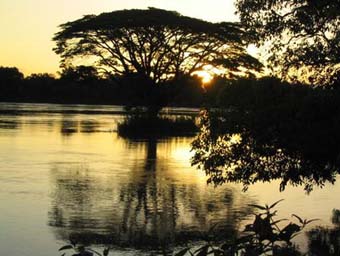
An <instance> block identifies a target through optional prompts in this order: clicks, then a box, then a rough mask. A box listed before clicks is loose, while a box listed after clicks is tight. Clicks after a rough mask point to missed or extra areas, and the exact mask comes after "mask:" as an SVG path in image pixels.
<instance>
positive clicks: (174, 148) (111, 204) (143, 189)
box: [0, 103, 340, 256]
mask: <svg viewBox="0 0 340 256" xmlns="http://www.w3.org/2000/svg"><path fill="white" fill-rule="evenodd" d="M168 113H170V114H171V113H174V114H183V113H184V114H192V113H195V110H191V109H169V110H168ZM123 118H124V111H123V109H122V108H121V107H118V106H90V105H57V104H16V103H0V163H1V164H0V202H1V203H0V255H11V256H26V255H27V256H32V255H35V256H43V255H60V253H58V248H60V247H61V246H62V245H64V244H66V243H67V242H68V239H69V237H74V238H76V239H80V240H82V241H88V242H89V243H92V244H93V243H95V244H97V245H95V247H96V246H97V247H98V246H99V247H100V246H101V245H102V244H112V245H113V246H114V248H115V249H114V252H115V254H114V255H144V254H145V255H148V252H149V251H152V250H157V248H159V246H161V245H163V244H164V245H167V246H169V245H170V246H172V247H173V248H176V247H177V246H181V245H182V244H185V243H187V242H195V241H198V242H199V241H200V240H201V239H202V236H204V235H206V234H207V232H208V230H209V229H210V228H211V227H212V226H214V225H215V224H216V223H217V224H218V225H217V226H218V227H219V228H218V229H217V230H218V232H219V233H220V234H221V235H223V236H229V235H232V234H234V233H235V232H237V231H238V230H242V229H243V227H244V224H245V223H247V222H249V221H250V220H252V219H253V217H254V215H253V212H254V209H253V208H252V207H251V206H249V204H265V203H268V204H270V203H273V202H275V201H277V200H279V199H285V200H284V201H283V202H281V203H280V204H279V205H278V206H277V207H276V208H277V210H278V212H279V216H278V218H279V217H284V218H288V219H290V218H291V214H293V213H294V214H297V215H299V216H301V217H303V218H307V219H312V218H318V219H319V220H318V221H316V222H313V223H312V224H310V225H309V229H311V228H313V227H315V226H327V227H329V228H332V227H333V224H332V222H331V216H332V210H333V209H339V208H340V202H339V194H340V186H339V184H338V183H335V185H331V184H327V185H326V186H325V187H324V188H315V189H314V190H313V191H312V192H311V193H310V194H306V192H305V191H304V190H303V188H301V187H291V186H287V188H286V189H285V191H283V192H279V183H278V182H275V181H274V182H271V183H261V184H255V185H252V186H250V188H249V189H248V191H246V192H243V191H242V186H241V185H239V184H224V185H222V186H219V187H214V186H212V185H209V186H208V185H207V184H206V177H205V174H204V173H203V172H202V171H200V170H197V169H196V168H195V167H192V166H191V164H190V158H191V156H192V154H193V153H192V152H191V151H190V149H191V146H190V143H191V141H192V140H193V137H171V138H149V139H144V140H142V139H141V140H138V139H134V140H131V139H124V138H121V137H119V136H118V134H117V123H118V122H121V121H122V120H123ZM294 241H295V242H296V243H297V244H298V245H299V246H300V248H301V249H302V250H306V249H307V247H308V239H307V236H306V235H305V234H304V233H303V234H300V235H299V236H297V237H296V238H295V240H294ZM156 247H157V248H156Z"/></svg>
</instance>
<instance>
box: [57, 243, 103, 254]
mask: <svg viewBox="0 0 340 256" xmlns="http://www.w3.org/2000/svg"><path fill="white" fill-rule="evenodd" d="M59 251H60V252H62V251H68V252H75V253H74V254H66V252H64V253H63V254H62V255H61V256H66V255H72V256H93V255H98V256H108V255H109V252H110V248H105V249H104V250H103V252H102V253H100V252H98V251H95V250H93V249H91V248H86V247H85V246H84V245H78V244H77V242H75V241H73V240H71V239H70V243H69V244H67V245H64V246H62V247H61V248H60V249H59Z"/></svg>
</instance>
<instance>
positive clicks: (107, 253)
mask: <svg viewBox="0 0 340 256" xmlns="http://www.w3.org/2000/svg"><path fill="white" fill-rule="evenodd" d="M109 251H110V249H109V248H106V249H104V251H103V256H108V255H109Z"/></svg>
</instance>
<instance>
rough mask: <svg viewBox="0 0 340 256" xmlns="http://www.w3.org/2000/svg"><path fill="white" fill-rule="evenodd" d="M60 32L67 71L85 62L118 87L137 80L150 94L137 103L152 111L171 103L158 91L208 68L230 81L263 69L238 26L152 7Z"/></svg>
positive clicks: (57, 49) (60, 48)
mask: <svg viewBox="0 0 340 256" xmlns="http://www.w3.org/2000/svg"><path fill="white" fill-rule="evenodd" d="M60 28H61V30H60V31H59V32H58V33H57V34H56V35H55V37H54V38H53V40H54V41H55V42H56V47H55V49H54V51H55V52H56V53H57V54H59V55H60V56H61V58H62V62H61V66H62V67H68V66H70V65H72V64H73V63H75V62H77V61H79V59H82V61H83V62H84V61H87V62H89V63H91V65H92V66H93V67H95V68H96V69H97V70H98V72H100V73H101V74H103V75H105V76H106V77H110V78H114V79H115V81H116V82H118V83H120V82H122V81H123V82H124V81H126V78H127V79H128V80H127V81H128V82H129V80H131V79H134V80H133V81H137V83H138V84H140V86H141V87H142V91H145V92H144V93H139V94H138V95H137V96H138V97H137V99H139V98H144V100H143V101H139V102H138V103H139V104H142V105H143V106H147V107H150V108H153V110H157V109H156V107H158V109H161V108H162V107H163V106H165V105H166V104H167V98H166V97H161V98H160V99H158V98H159V96H160V92H159V89H154V87H159V86H158V85H164V83H165V82H169V81H177V80H179V79H180V78H181V77H183V76H185V75H191V74H193V73H194V72H196V71H198V70H202V69H203V68H204V67H205V66H206V65H210V66H211V67H216V68H223V69H224V70H226V73H227V75H228V76H230V77H234V76H238V75H239V74H240V72H243V73H247V72H248V73H249V74H251V73H252V72H258V71H260V70H261V64H260V63H259V62H258V61H257V60H256V59H255V58H253V57H251V56H250V55H248V54H247V52H246V51H245V41H246V39H247V36H246V34H245V33H244V31H243V30H242V29H241V27H240V26H239V25H238V24H235V23H227V22H223V23H210V22H207V21H203V20H199V19H194V18H190V17H186V16H182V15H180V14H179V13H177V12H173V11H166V10H161V9H155V8H149V9H147V10H136V9H133V10H122V11H114V12H111V13H102V14H100V15H97V16H96V15H87V16H84V17H83V18H81V19H78V20H76V21H73V22H68V23H65V24H62V25H61V26H60ZM84 59H85V60H84Z"/></svg>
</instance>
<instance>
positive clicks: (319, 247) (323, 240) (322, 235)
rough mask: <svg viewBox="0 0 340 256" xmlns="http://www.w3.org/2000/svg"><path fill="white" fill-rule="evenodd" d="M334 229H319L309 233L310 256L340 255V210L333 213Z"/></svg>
mask: <svg viewBox="0 0 340 256" xmlns="http://www.w3.org/2000/svg"><path fill="white" fill-rule="evenodd" d="M332 223H333V224H334V226H335V227H334V228H324V227H318V228H315V229H312V230H311V231H309V232H308V233H307V234H308V239H309V255H311V256H314V255H322V256H328V255H340V210H337V209H334V210H333V213H332Z"/></svg>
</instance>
